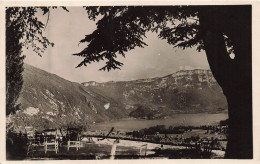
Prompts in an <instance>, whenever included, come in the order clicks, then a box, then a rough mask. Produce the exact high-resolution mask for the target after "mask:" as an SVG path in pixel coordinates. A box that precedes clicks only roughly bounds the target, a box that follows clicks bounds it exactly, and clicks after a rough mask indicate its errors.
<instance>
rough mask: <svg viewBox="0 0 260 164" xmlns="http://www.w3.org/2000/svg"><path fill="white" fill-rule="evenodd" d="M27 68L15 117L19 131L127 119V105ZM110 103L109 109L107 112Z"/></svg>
mask: <svg viewBox="0 0 260 164" xmlns="http://www.w3.org/2000/svg"><path fill="white" fill-rule="evenodd" d="M24 68H25V69H24V72H23V80H24V84H23V88H22V91H21V94H20V96H19V99H18V103H21V109H22V110H20V111H18V112H17V113H16V114H15V115H14V116H13V122H14V124H15V126H16V127H17V126H21V127H24V126H32V125H33V126H35V127H37V129H45V128H55V127H64V126H65V127H66V126H73V125H76V126H88V125H91V124H93V123H95V122H102V121H109V120H111V119H118V118H122V117H126V116H127V113H126V110H125V109H124V108H123V107H122V106H123V105H122V104H121V103H120V102H119V101H117V100H115V99H113V98H111V97H106V96H104V95H102V94H99V93H96V92H92V91H91V90H89V89H88V88H86V87H84V86H83V85H82V84H79V83H75V82H70V81H68V80H65V79H63V78H61V77H59V76H57V75H55V74H51V73H48V72H46V71H43V70H40V69H38V68H36V67H33V66H30V65H28V64H25V65H24ZM107 103H110V108H109V109H105V108H104V105H105V104H107Z"/></svg>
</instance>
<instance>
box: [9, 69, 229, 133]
mask: <svg viewBox="0 0 260 164" xmlns="http://www.w3.org/2000/svg"><path fill="white" fill-rule="evenodd" d="M24 67H25V70H24V73H23V77H24V84H23V89H22V92H21V94H20V97H19V100H18V101H19V103H21V105H22V106H21V107H22V110H21V111H19V112H17V114H15V115H14V116H12V118H11V119H12V122H13V123H14V126H15V127H17V128H18V127H24V126H34V127H36V128H37V129H39V130H42V129H45V128H54V127H67V126H83V127H86V126H90V125H92V124H94V123H97V122H103V121H109V120H115V119H119V118H125V117H136V118H146V119H154V118H163V117H164V116H167V115H172V114H174V113H200V112H210V113H216V112H226V109H227V102H226V99H225V97H224V95H223V93H222V90H221V88H220V87H219V85H218V84H217V83H216V81H215V79H214V78H213V76H212V73H211V72H210V71H209V70H199V69H197V70H182V71H178V72H176V73H173V74H170V75H168V76H165V77H157V78H151V79H140V80H134V81H119V82H113V81H111V82H106V83H97V82H95V81H91V82H84V83H82V84H79V83H75V82H70V81H68V80H65V79H63V78H61V77H59V76H57V75H55V74H51V73H48V72H46V71H43V70H41V69H38V68H36V67H33V66H30V65H28V64H25V65H24ZM104 106H106V108H105V107H104ZM107 108H108V109H107Z"/></svg>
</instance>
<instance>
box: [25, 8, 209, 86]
mask: <svg viewBox="0 0 260 164" xmlns="http://www.w3.org/2000/svg"><path fill="white" fill-rule="evenodd" d="M68 9H69V12H66V11H64V10H62V9H56V10H52V11H51V13H50V16H49V21H48V23H47V27H46V29H45V30H44V35H45V36H46V37H47V38H48V39H49V40H50V41H51V42H54V44H55V46H54V47H51V46H50V47H49V48H48V49H47V50H46V51H45V53H44V54H43V55H42V57H40V56H38V55H37V54H36V53H34V52H33V51H32V50H30V49H29V50H24V54H25V55H26V58H25V63H27V64H30V65H33V66H35V67H38V68H40V69H43V70H45V71H47V72H50V73H53V74H56V75H58V76H60V77H62V78H64V79H67V80H70V81H73V82H79V83H81V82H87V81H97V82H107V81H128V80H136V79H144V78H152V77H162V76H166V75H168V74H172V73H174V72H176V71H178V70H180V68H181V67H184V66H189V67H192V68H201V69H209V65H208V61H207V58H206V54H205V52H197V51H196V48H187V49H185V50H183V49H179V48H173V46H172V45H169V44H168V43H167V41H166V40H161V39H159V38H158V37H157V34H156V33H151V32H149V33H147V34H146V36H147V38H145V39H144V42H145V43H147V44H148V46H145V47H144V48H135V49H134V50H131V51H129V52H127V53H126V58H123V57H121V56H119V57H118V58H117V59H118V60H119V61H120V62H122V63H124V65H123V67H122V68H121V70H112V71H110V72H107V71H99V69H100V68H102V67H103V66H104V65H105V64H104V63H105V61H104V62H99V63H92V64H90V65H88V66H87V67H84V66H82V67H80V68H76V66H77V65H78V64H79V63H80V62H81V61H82V60H83V59H84V58H82V57H78V56H73V55H72V54H74V53H78V52H80V51H81V50H83V49H84V48H85V47H86V46H87V44H79V41H80V40H81V39H83V38H84V36H85V35H87V34H90V33H92V32H93V31H94V30H95V28H96V24H95V22H94V21H91V20H89V19H88V17H87V16H88V15H87V12H86V11H85V10H84V9H83V8H82V7H69V8H68ZM39 17H40V18H39V19H40V20H42V22H43V23H46V22H47V15H44V16H42V15H41V14H39Z"/></svg>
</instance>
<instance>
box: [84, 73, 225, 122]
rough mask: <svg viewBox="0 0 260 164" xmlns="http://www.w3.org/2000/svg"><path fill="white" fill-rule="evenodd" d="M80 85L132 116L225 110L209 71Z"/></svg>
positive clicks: (223, 98) (217, 87) (221, 94)
mask: <svg viewBox="0 0 260 164" xmlns="http://www.w3.org/2000/svg"><path fill="white" fill-rule="evenodd" d="M82 84H83V85H84V86H86V88H88V89H89V90H92V91H95V92H98V93H102V95H105V96H107V97H113V98H114V99H116V100H118V101H120V102H121V103H122V104H124V106H125V108H126V110H128V112H129V114H130V116H132V117H138V118H140V117H141V118H143V117H145V118H148V117H149V118H161V117H164V116H167V115H170V114H174V113H199V112H211V113H216V112H223V111H226V109H227V102H226V99H225V97H224V95H223V92H222V89H221V88H220V86H219V85H218V83H217V82H216V80H215V79H214V77H213V75H212V73H211V71H210V70H201V69H195V70H180V71H178V72H176V73H173V74H170V75H168V76H164V77H156V78H150V79H140V80H134V81H119V82H114V81H110V82H106V83H97V82H94V81H91V82H84V83H82Z"/></svg>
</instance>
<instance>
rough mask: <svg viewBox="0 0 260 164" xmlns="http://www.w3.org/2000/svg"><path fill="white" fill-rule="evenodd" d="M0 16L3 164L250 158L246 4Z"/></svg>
mask: <svg viewBox="0 0 260 164" xmlns="http://www.w3.org/2000/svg"><path fill="white" fill-rule="evenodd" d="M4 10H5V11H4V14H5V88H4V89H3V90H5V101H4V102H5V107H2V109H4V108H5V118H6V119H5V120H4V121H5V128H4V129H5V132H3V134H5V150H6V153H5V156H6V157H5V159H6V160H7V161H35V160H46V161H48V160H63V161H64V160H150V159H168V161H169V162H170V161H171V160H173V159H250V160H252V159H254V157H255V156H254V155H255V154H254V153H253V152H254V150H255V149H253V145H254V142H253V139H254V138H253V96H252V95H253V93H252V86H253V85H252V83H253V82H252V79H253V74H252V13H253V7H252V4H250V3H248V4H247V3H244V4H232V5H187V4H186V5H179V4H178V5H175V4H174V3H172V4H169V5H160V4H157V3H156V5H102V3H100V5H82V6H73V5H72V6H69V5H64V6H62V5H57V6H56V5H51V6H49V5H31V6H28V5H24V6H17V5H14V6H11V5H8V6H6V7H5V8H4ZM3 106H4V105H3ZM257 146H258V147H259V145H257Z"/></svg>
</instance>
